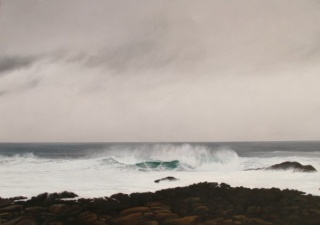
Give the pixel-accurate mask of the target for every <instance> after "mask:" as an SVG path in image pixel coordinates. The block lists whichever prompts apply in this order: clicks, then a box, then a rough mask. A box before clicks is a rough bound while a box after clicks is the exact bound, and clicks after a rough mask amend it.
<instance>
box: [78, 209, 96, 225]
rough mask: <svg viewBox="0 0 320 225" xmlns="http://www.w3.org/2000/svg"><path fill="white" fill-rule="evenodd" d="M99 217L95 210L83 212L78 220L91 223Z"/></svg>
mask: <svg viewBox="0 0 320 225" xmlns="http://www.w3.org/2000/svg"><path fill="white" fill-rule="evenodd" d="M97 219H98V216H97V215H96V214H95V213H93V212H89V211H86V212H83V213H81V214H80V215H79V217H78V220H79V221H81V222H83V223H90V222H93V221H95V220H97Z"/></svg>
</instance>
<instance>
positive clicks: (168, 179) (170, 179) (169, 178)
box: [154, 177, 179, 183]
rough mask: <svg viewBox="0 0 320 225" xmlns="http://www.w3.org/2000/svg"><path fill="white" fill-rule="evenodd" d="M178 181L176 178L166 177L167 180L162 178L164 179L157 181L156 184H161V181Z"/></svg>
mask: <svg viewBox="0 0 320 225" xmlns="http://www.w3.org/2000/svg"><path fill="white" fill-rule="evenodd" d="M176 180H179V179H177V178H175V177H165V178H162V179H158V180H155V181H154V182H155V183H159V182H160V181H176Z"/></svg>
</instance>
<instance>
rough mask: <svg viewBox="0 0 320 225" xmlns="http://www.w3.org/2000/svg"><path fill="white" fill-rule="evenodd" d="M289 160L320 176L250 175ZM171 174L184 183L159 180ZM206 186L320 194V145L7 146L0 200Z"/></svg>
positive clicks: (0, 148)
mask: <svg viewBox="0 0 320 225" xmlns="http://www.w3.org/2000/svg"><path fill="white" fill-rule="evenodd" d="M284 161H297V162H300V163H301V164H311V165H312V166H314V167H315V168H316V169H317V170H318V171H319V172H316V173H298V172H293V171H291V170H288V171H261V170H250V169H256V168H262V167H268V166H271V165H274V164H277V163H281V162H284ZM166 176H174V177H176V178H178V179H179V180H178V181H174V182H160V183H155V182H154V180H156V179H160V178H163V177H166ZM205 181H208V182H219V183H220V182H225V183H228V184H230V185H231V186H244V187H250V188H271V187H278V188H281V189H286V188H288V189H297V190H300V191H304V192H306V193H310V194H313V195H320V190H319V188H320V142H241V143H233V142H232V143H19V144H16V143H0V197H13V196H18V195H23V196H27V197H31V196H34V195H37V194H40V193H43V192H61V191H65V190H67V191H72V192H75V193H77V194H78V195H79V196H81V197H102V196H110V195H112V194H115V193H119V192H122V193H132V192H145V191H156V190H160V189H164V188H169V187H176V186H186V185H190V184H193V183H198V182H205Z"/></svg>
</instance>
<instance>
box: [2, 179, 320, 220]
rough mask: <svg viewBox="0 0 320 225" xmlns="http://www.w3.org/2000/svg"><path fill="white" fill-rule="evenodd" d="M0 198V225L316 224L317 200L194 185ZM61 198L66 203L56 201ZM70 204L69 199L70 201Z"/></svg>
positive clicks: (290, 194) (290, 193) (319, 203)
mask: <svg viewBox="0 0 320 225" xmlns="http://www.w3.org/2000/svg"><path fill="white" fill-rule="evenodd" d="M74 197H76V194H74V193H70V192H63V193H60V194H57V193H54V194H47V193H44V194H40V195H38V196H36V197H32V198H31V199H29V200H26V199H23V198H22V197H16V198H10V199H0V221H1V223H0V224H1V225H76V224H77V225H273V224H279V225H289V224H290V225H309V224H310V225H311V224H312V225H316V224H320V197H319V196H312V195H305V194H304V193H303V192H299V191H296V190H287V189H286V190H280V189H277V188H271V189H249V188H244V187H234V188H233V187H230V186H229V185H227V184H224V183H221V184H218V183H199V184H193V185H190V186H187V187H177V188H172V189H165V190H160V191H157V192H154V193H151V192H147V193H132V194H130V195H127V194H121V193H119V194H115V195H112V196H110V197H105V198H93V199H84V198H79V199H71V198H74ZM62 198H67V199H62ZM70 199H71V200H70Z"/></svg>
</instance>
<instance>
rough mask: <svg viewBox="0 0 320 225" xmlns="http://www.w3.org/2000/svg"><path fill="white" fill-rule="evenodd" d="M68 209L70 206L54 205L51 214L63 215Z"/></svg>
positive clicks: (50, 209)
mask: <svg viewBox="0 0 320 225" xmlns="http://www.w3.org/2000/svg"><path fill="white" fill-rule="evenodd" d="M68 208H69V207H68V205H65V204H54V205H52V206H50V208H49V212H50V213H53V214H63V213H64V212H66V211H67V209H68Z"/></svg>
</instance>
